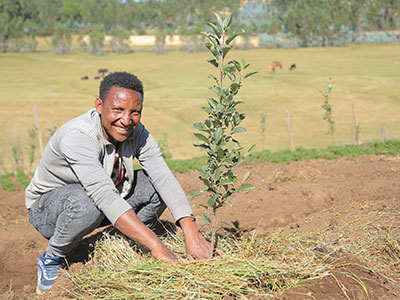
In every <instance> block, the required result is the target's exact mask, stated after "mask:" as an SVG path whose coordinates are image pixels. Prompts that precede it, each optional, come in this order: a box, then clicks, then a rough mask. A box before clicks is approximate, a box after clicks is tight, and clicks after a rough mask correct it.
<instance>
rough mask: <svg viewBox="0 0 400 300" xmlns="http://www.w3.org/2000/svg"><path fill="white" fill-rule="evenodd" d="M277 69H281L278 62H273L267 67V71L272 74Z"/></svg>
mask: <svg viewBox="0 0 400 300" xmlns="http://www.w3.org/2000/svg"><path fill="white" fill-rule="evenodd" d="M277 67H279V68H281V69H282V65H281V63H280V62H279V61H273V62H272V63H271V64H270V65H269V70H270V71H271V72H274V73H275V69H276V68H277Z"/></svg>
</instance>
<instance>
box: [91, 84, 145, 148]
mask: <svg viewBox="0 0 400 300" xmlns="http://www.w3.org/2000/svg"><path fill="white" fill-rule="evenodd" d="M142 100H143V99H142V96H141V94H140V93H139V92H137V91H134V90H130V89H126V88H122V87H116V86H113V87H112V88H111V89H110V91H109V92H108V93H107V95H106V97H105V99H104V101H102V100H101V99H100V98H97V99H96V100H95V107H96V110H97V112H98V113H99V114H101V124H102V126H103V132H104V135H105V137H106V139H107V140H108V141H109V142H110V143H112V144H114V145H115V146H116V145H117V144H118V143H120V142H123V141H125V140H126V139H127V138H128V136H129V135H130V134H131V133H132V132H133V131H134V130H135V128H136V126H137V125H138V124H139V122H140V118H141V116H142V108H143V105H142Z"/></svg>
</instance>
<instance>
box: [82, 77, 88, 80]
mask: <svg viewBox="0 0 400 300" xmlns="http://www.w3.org/2000/svg"><path fill="white" fill-rule="evenodd" d="M88 79H89V76H83V77H81V80H88Z"/></svg>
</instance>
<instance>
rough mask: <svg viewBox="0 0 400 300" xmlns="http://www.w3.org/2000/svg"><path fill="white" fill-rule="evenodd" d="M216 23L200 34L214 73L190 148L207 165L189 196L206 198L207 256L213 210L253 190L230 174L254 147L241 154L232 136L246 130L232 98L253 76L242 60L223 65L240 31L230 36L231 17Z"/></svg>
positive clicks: (213, 222) (213, 223) (218, 16)
mask: <svg viewBox="0 0 400 300" xmlns="http://www.w3.org/2000/svg"><path fill="white" fill-rule="evenodd" d="M216 18H217V22H215V23H214V22H209V23H207V24H208V26H209V27H210V29H211V32H209V31H207V32H202V34H203V35H204V36H205V37H206V38H207V42H206V44H205V45H206V47H207V48H208V50H209V51H210V52H211V53H212V58H210V59H209V60H208V62H209V63H210V64H211V65H212V66H214V67H215V68H216V69H217V76H214V75H212V74H210V75H209V78H211V79H212V80H213V81H214V85H213V86H211V87H210V90H212V91H213V92H214V93H215V96H214V97H209V98H207V101H208V106H207V107H203V108H202V109H203V110H204V111H205V112H206V113H207V117H206V119H205V120H204V121H203V122H196V123H194V124H193V126H194V127H195V128H196V129H197V130H199V131H201V132H202V133H194V136H195V137H196V138H197V139H198V142H197V143H195V144H194V145H195V146H196V147H201V148H202V149H203V150H204V151H206V153H207V164H206V165H204V166H203V167H201V168H200V169H199V170H198V173H199V175H200V176H199V178H200V180H201V181H202V182H203V183H204V187H203V188H202V189H201V190H200V191H194V192H192V193H190V194H189V196H191V197H194V196H199V195H201V194H202V193H207V195H208V196H209V198H208V201H207V204H206V205H204V207H205V208H206V209H207V210H208V211H211V218H210V216H209V214H207V213H204V214H203V215H202V219H203V221H204V222H205V223H207V224H210V223H211V245H212V248H211V253H210V257H211V256H212V254H213V251H214V245H215V232H216V228H217V217H216V213H217V210H218V209H219V208H220V207H222V206H224V205H225V204H231V202H230V201H229V200H228V198H229V196H231V195H232V194H233V193H234V192H236V191H244V190H247V189H249V188H252V187H253V186H252V185H251V184H249V183H247V182H246V181H247V180H248V178H249V177H250V176H251V173H250V172H248V173H247V174H245V176H244V178H243V180H242V183H241V184H239V183H238V178H237V176H236V174H235V173H234V172H233V169H234V168H235V167H237V166H238V165H239V164H240V163H241V162H242V160H243V159H244V158H246V157H247V156H248V155H249V154H250V152H251V151H253V150H254V148H255V145H253V146H252V147H250V149H249V150H248V151H247V153H245V154H242V153H241V151H242V149H243V148H242V146H241V145H240V143H239V141H238V140H237V139H236V138H235V137H234V135H235V134H237V133H240V132H244V131H246V129H245V128H244V127H241V126H239V125H240V123H241V122H242V121H243V120H244V118H245V114H244V113H240V112H239V111H238V110H237V105H238V104H240V103H243V101H241V100H236V99H235V97H236V95H237V94H238V92H239V89H240V88H241V87H242V80H243V79H245V78H247V77H249V76H251V75H253V74H255V73H257V72H249V73H245V70H246V69H247V68H248V67H249V64H247V63H246V62H245V60H244V59H242V60H241V62H238V61H236V60H230V61H228V62H226V61H225V59H226V55H227V54H228V52H229V51H230V50H231V49H232V48H233V46H232V42H233V40H234V39H235V38H236V37H237V36H238V35H240V34H242V33H244V30H238V31H234V32H232V33H230V30H229V29H230V27H231V23H232V15H227V16H226V17H225V18H223V17H221V16H220V15H218V14H216Z"/></svg>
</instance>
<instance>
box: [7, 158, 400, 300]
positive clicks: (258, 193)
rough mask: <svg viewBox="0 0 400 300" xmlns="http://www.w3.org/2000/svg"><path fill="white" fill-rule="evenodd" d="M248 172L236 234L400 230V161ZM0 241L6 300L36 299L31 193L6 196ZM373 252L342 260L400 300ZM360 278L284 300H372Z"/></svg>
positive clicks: (226, 216)
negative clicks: (351, 224)
mask: <svg viewBox="0 0 400 300" xmlns="http://www.w3.org/2000/svg"><path fill="white" fill-rule="evenodd" d="M248 170H251V172H252V173H253V175H252V177H251V179H250V182H251V183H252V184H253V185H254V186H255V188H254V189H252V190H250V191H248V192H244V193H241V194H236V195H235V196H233V199H232V202H233V205H232V206H231V207H224V208H222V209H221V211H220V213H219V219H220V220H221V224H222V227H225V228H227V229H229V230H231V231H232V230H234V231H236V232H245V231H253V230H256V232H257V234H258V235H261V236H266V235H269V234H271V233H272V232H276V231H288V232H290V231H293V232H295V231H296V232H298V231H303V232H307V233H309V232H316V231H318V230H321V229H323V228H327V227H328V228H330V230H331V232H330V234H331V235H334V234H337V235H338V234H340V235H342V236H343V235H346V236H347V237H348V238H349V239H352V240H357V239H364V238H366V237H367V235H368V234H374V233H373V232H372V233H371V232H369V231H368V230H369V229H368V228H370V227H371V226H374V228H375V230H378V229H376V228H378V227H379V230H380V231H382V230H386V231H387V232H388V233H390V228H392V227H393V226H398V225H399V224H398V222H399V221H400V217H398V216H397V215H399V212H400V203H399V202H400V156H385V155H382V156H363V157H361V158H342V159H339V160H332V161H329V160H309V161H301V162H291V163H286V164H272V163H261V164H259V165H256V166H242V167H241V168H240V169H239V170H238V173H239V174H240V176H239V178H241V176H243V174H245V173H246V172H247V171H248ZM176 175H177V178H178V180H179V181H180V182H181V184H182V186H183V188H184V190H185V191H186V192H187V193H189V192H191V191H193V190H195V189H199V188H200V187H201V183H200V181H199V180H198V179H197V175H196V174H195V173H194V172H193V173H190V174H176ZM202 201H204V199H202V198H199V199H195V200H193V202H202ZM193 209H194V211H195V214H196V215H197V216H198V217H199V221H198V222H199V224H201V223H202V221H201V220H200V215H201V213H202V210H201V208H199V207H198V206H196V205H195V203H193ZM388 209H389V210H390V211H391V212H394V214H391V217H390V218H381V219H380V221H381V223H379V226H378V225H376V224H373V223H371V222H369V223H368V222H367V221H365V222H366V223H365V224H363V223H362V220H364V219H363V218H364V217H366V216H378V215H380V216H383V213H382V212H383V211H388ZM396 216H397V217H396ZM345 218H347V223H346V222H345V221H344V220H345ZM163 219H165V220H167V221H168V220H169V221H171V216H170V215H169V213H165V214H164V215H163ZM349 219H352V220H354V221H357V222H358V224H357V226H358V227H357V228H361V230H355V229H354V228H355V227H354V228H353V230H349V225H348V220H349ZM360 220H361V221H360ZM395 223H396V224H395ZM346 224H347V225H346ZM346 226H347V227H346ZM363 226H364V227H363ZM371 228H372V227H371ZM367 229H368V230H367ZM0 239H1V245H0V274H1V276H0V298H1V299H35V294H34V291H35V286H36V259H37V257H38V256H39V255H40V254H41V253H42V252H43V250H44V249H45V247H46V244H47V241H46V240H45V239H44V238H43V237H42V236H41V235H40V234H39V233H38V232H36V231H35V229H34V228H33V227H32V226H31V225H30V224H29V221H28V216H27V211H26V209H25V206H24V194H23V191H18V192H5V191H0ZM88 240H90V238H89V239H86V243H83V244H82V247H80V248H79V251H82V253H81V255H80V258H78V259H76V261H77V263H76V265H77V266H78V265H79V264H81V262H82V261H83V260H84V258H85V257H87V250H88V246H87V245H88V243H89V242H88ZM371 249H372V248H371ZM368 251H369V250H368V249H367V250H366V251H365V252H363V255H362V257H360V256H355V255H354V254H350V253H345V252H343V253H342V254H341V255H339V256H338V261H342V262H343V263H349V262H350V263H351V264H350V265H349V267H348V268H349V269H350V270H351V271H352V272H353V273H354V274H356V275H357V276H358V278H362V279H363V283H364V284H365V288H366V290H367V291H368V295H369V297H370V299H400V287H399V286H400V284H399V283H400V277H399V276H398V274H400V272H398V273H397V278H396V276H394V277H395V279H396V280H397V281H395V282H393V281H392V280H390V279H388V278H387V277H385V276H384V269H385V268H384V267H385V266H384V265H379V264H378V263H377V262H376V260H374V259H371V260H368V259H366V258H367V257H374V255H373V254H374V253H368ZM371 251H372V250H371ZM339 254H340V253H339ZM78 257H79V255H78ZM358 264H359V265H358ZM361 265H362V266H367V267H368V268H365V267H362V266H361ZM369 268H370V269H369ZM397 268H399V265H397ZM72 269H73V268H72ZM354 278H356V277H354V276H353V277H350V276H348V275H346V273H343V272H340V271H339V270H338V272H337V273H332V274H330V275H329V276H326V277H324V278H322V279H317V280H310V281H308V282H306V283H305V284H304V285H303V286H301V287H297V288H294V289H291V290H289V291H287V292H286V293H284V294H283V295H281V296H279V297H278V298H277V299H281V300H283V299H285V300H286V299H368V298H367V296H366V293H365V290H364V288H363V286H362V285H360V284H359V283H358V282H357V281H356V280H355V279H354Z"/></svg>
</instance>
